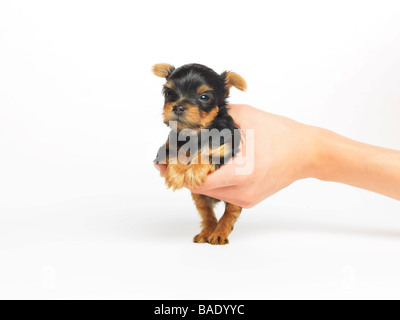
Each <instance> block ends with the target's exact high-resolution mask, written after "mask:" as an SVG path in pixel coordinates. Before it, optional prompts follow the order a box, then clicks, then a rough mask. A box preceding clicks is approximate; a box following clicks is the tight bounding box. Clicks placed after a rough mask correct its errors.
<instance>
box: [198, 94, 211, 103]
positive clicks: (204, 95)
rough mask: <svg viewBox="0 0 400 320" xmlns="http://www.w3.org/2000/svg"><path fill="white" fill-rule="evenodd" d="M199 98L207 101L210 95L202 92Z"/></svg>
mask: <svg viewBox="0 0 400 320" xmlns="http://www.w3.org/2000/svg"><path fill="white" fill-rule="evenodd" d="M199 100H200V101H202V102H208V101H209V100H210V97H209V96H207V95H206V94H202V95H201V96H200V97H199Z"/></svg>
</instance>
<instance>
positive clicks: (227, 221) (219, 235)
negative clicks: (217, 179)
mask: <svg viewBox="0 0 400 320" xmlns="http://www.w3.org/2000/svg"><path fill="white" fill-rule="evenodd" d="M241 212H242V208H241V207H239V206H237V205H234V204H232V203H228V202H227V203H226V207H225V213H224V215H223V216H222V217H221V219H220V220H219V222H218V225H217V227H216V228H215V230H214V232H213V233H212V234H211V235H210V236H209V237H208V242H209V243H210V244H228V243H229V240H228V236H229V234H230V233H231V232H232V230H233V226H234V225H235V222H236V220H237V219H238V218H239V216H240V213H241Z"/></svg>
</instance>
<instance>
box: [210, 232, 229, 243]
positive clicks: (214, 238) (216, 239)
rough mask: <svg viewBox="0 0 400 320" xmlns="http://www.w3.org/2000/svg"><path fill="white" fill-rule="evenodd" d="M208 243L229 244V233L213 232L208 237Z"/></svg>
mask: <svg viewBox="0 0 400 320" xmlns="http://www.w3.org/2000/svg"><path fill="white" fill-rule="evenodd" d="M208 243H209V244H213V245H224V244H229V240H228V235H227V234H225V233H223V232H213V233H212V234H211V235H210V236H209V237H208Z"/></svg>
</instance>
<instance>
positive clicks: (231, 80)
mask: <svg viewBox="0 0 400 320" xmlns="http://www.w3.org/2000/svg"><path fill="white" fill-rule="evenodd" d="M221 77H222V79H223V80H224V82H225V91H226V95H229V90H230V89H231V88H232V87H235V88H237V89H239V90H241V91H246V90H247V83H246V81H245V80H244V79H243V78H242V77H241V76H239V75H238V74H237V73H234V72H231V71H225V72H223V73H222V74H221Z"/></svg>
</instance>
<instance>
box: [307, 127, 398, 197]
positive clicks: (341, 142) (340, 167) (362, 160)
mask: <svg viewBox="0 0 400 320" xmlns="http://www.w3.org/2000/svg"><path fill="white" fill-rule="evenodd" d="M315 130H317V132H316V134H317V136H316V140H315V141H316V142H315V147H316V148H317V152H316V161H315V166H314V168H315V170H314V172H313V176H314V177H315V178H318V179H321V180H325V181H334V182H341V183H345V184H348V185H351V186H354V187H358V188H362V189H366V190H370V191H373V192H376V193H380V194H383V195H386V196H388V197H391V198H394V199H397V200H400V151H395V150H389V149H384V148H380V147H375V146H371V145H367V144H364V143H360V142H357V141H353V140H351V139H348V138H345V137H343V136H340V135H338V134H336V133H333V132H331V131H328V130H324V129H315Z"/></svg>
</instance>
